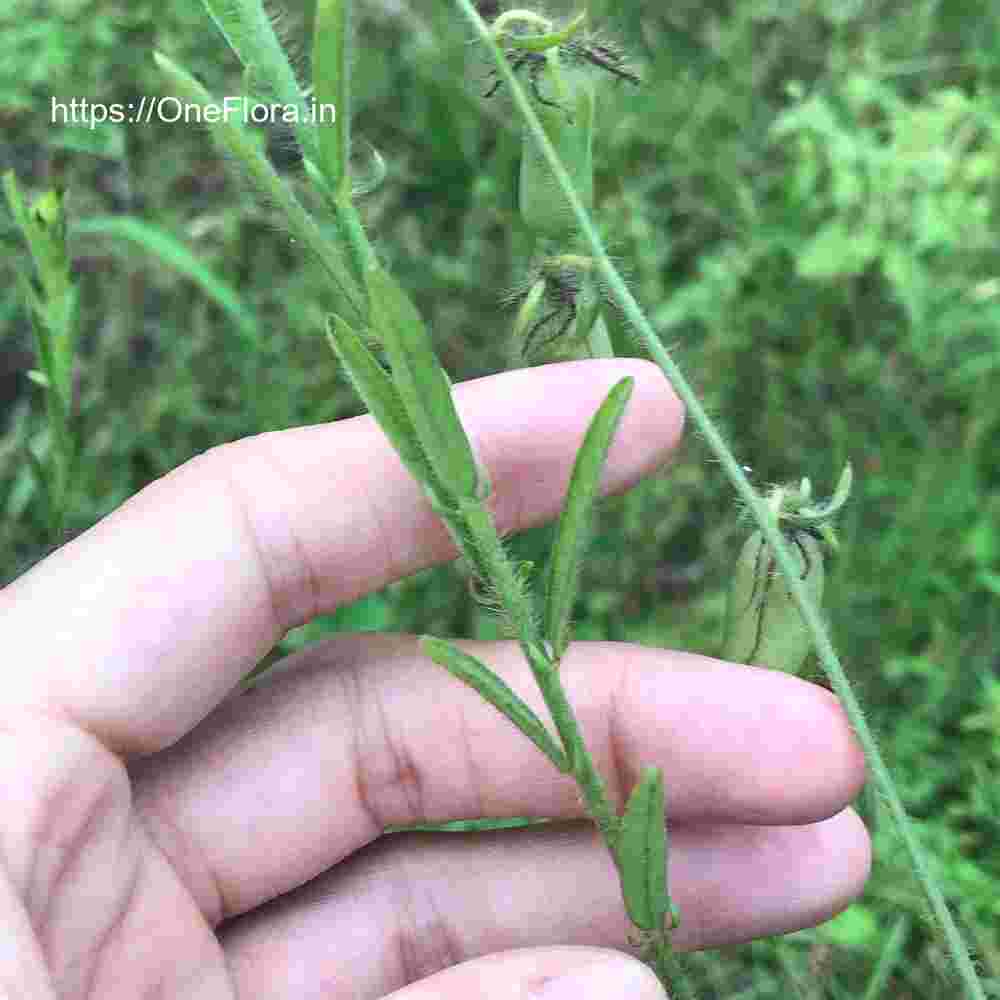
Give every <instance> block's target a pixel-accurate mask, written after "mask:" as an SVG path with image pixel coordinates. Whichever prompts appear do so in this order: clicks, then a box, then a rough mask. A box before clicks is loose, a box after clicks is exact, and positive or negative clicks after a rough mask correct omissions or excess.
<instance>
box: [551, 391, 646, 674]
mask: <svg viewBox="0 0 1000 1000" xmlns="http://www.w3.org/2000/svg"><path fill="white" fill-rule="evenodd" d="M634 384H635V380H634V379H632V378H624V379H622V380H621V381H620V382H619V383H618V384H617V385H616V386H615V387H614V388H613V389H612V390H611V392H609V393H608V396H607V399H605V400H604V402H603V403H602V404H601V408H600V409H599V410H598V411H597V413H596V414H595V416H594V419H593V420H592V421H591V423H590V427H589V428H588V430H587V435H586V437H585V438H584V439H583V444H582V445H581V446H580V451H579V452H578V453H577V456H576V462H575V464H574V466H573V473H572V475H571V476H570V481H569V489H568V490H567V492H566V502H565V504H564V505H563V511H562V514H561V515H560V517H559V527H558V528H557V530H556V540H555V544H554V546H553V548H552V555H551V556H550V558H549V569H548V581H547V586H546V594H545V635H546V638H547V639H548V640H549V642H551V643H552V648H553V650H554V651H555V657H556V659H557V660H558V659H559V658H560V657H561V656H562V655H563V653H564V652H566V647H567V646H568V645H569V634H570V617H571V615H572V614H573V604H574V603H575V601H576V595H577V590H578V588H579V583H580V560H581V557H582V555H583V550H584V547H585V546H586V543H587V535H588V532H589V528H590V520H591V516H592V513H593V507H594V501H595V499H596V497H597V491H598V489H599V488H600V484H601V472H602V471H603V469H604V462H605V460H606V458H607V455H608V449H609V448H610V447H611V440H612V438H613V437H614V434H615V430H616V429H617V427H618V422H619V421H620V420H621V416H622V413H623V412H624V411H625V406H626V404H627V403H628V401H629V397H630V396H631V395H632V387H633V385H634Z"/></svg>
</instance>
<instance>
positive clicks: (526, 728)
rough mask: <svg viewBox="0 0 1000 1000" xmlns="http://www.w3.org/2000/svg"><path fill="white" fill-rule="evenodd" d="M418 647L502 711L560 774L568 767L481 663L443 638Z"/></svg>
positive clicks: (529, 714) (537, 725)
mask: <svg viewBox="0 0 1000 1000" xmlns="http://www.w3.org/2000/svg"><path fill="white" fill-rule="evenodd" d="M420 645H421V646H422V647H423V650H424V652H425V653H426V654H427V655H428V656H429V657H430V658H431V659H432V660H433V661H434V662H435V663H436V664H438V665H439V666H442V667H444V668H445V670H447V671H448V672H449V673H451V674H453V675H454V676H455V677H457V678H458V679H459V680H460V681H463V682H464V683H466V684H468V685H469V686H470V687H473V688H475V689H476V690H477V691H478V692H479V693H480V694H481V695H482V696H483V697H484V698H485V699H486V700H487V701H488V702H489V703H490V704H491V705H492V706H493V707H494V708H496V709H497V711H499V712H502V713H503V714H504V715H506V716H507V718H508V719H510V721H511V722H513V723H514V725H515V726H517V728H518V729H520V730H521V732H522V733H524V735H525V736H527V737H528V739H529V740H531V742H532V743H534V744H535V746H536V747H538V749H539V750H541V751H542V753H543V754H545V756H546V757H548V758H549V760H551V761H552V763H553V764H555V766H556V767H557V768H559V770H560V771H562V772H563V773H564V774H568V773H569V770H570V767H569V761H568V760H567V759H566V755H565V754H564V753H563V751H562V750H561V749H560V748H559V747H558V746H557V744H556V741H555V740H554V739H553V738H552V736H551V735H550V734H549V731H548V729H546V728H545V724H544V723H543V722H542V720H541V719H539V718H538V716H537V715H535V713H534V712H533V711H532V710H531V709H530V708H529V707H528V706H527V705H526V704H525V703H524V702H523V701H522V700H521V699H520V698H519V697H518V696H517V695H516V694H515V693H514V692H513V691H512V690H511V689H510V688H509V687H508V686H507V684H506V683H504V681H503V680H501V679H500V678H499V677H498V676H497V675H496V674H495V673H493V671H492V670H490V668H489V667H488V666H486V664H485V663H483V662H482V661H480V660H477V659H476V657H474V656H471V655H470V654H469V653H465V652H463V651H462V650H461V649H459V648H458V647H457V646H453V645H452V644H451V643H450V642H447V641H446V640H444V639H434V638H432V637H430V636H425V637H424V638H423V639H422V640H421V642H420Z"/></svg>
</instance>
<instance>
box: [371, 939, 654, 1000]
mask: <svg viewBox="0 0 1000 1000" xmlns="http://www.w3.org/2000/svg"><path fill="white" fill-rule="evenodd" d="M386 1000H668V998H667V994H666V993H665V992H664V990H663V987H662V986H661V985H660V984H659V982H658V980H657V978H656V976H655V975H653V973H652V971H651V970H650V969H648V968H647V967H646V966H645V965H643V964H642V963H641V962H639V961H638V960H637V959H634V958H631V957H630V956H629V955H625V954H623V953H622V952H619V951H611V950H609V949H604V948H572V947H560V948H522V949H518V950H515V951H505V952H500V953H498V954H494V955H486V956H484V957H482V958H476V959H473V960H472V961H469V962H463V963H461V964H460V965H453V966H452V967H451V968H449V969H445V970H444V971H443V972H438V973H436V974H435V975H433V976H430V977H428V978H427V979H421V980H420V982H418V983H413V984H412V985H410V986H407V987H405V988H404V989H401V990H396V991H395V992H394V993H391V994H389V996H388V997H386Z"/></svg>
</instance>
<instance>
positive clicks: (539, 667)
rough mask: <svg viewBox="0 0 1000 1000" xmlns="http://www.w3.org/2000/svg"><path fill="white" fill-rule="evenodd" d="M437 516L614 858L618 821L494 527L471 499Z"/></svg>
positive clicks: (492, 521) (522, 589)
mask: <svg viewBox="0 0 1000 1000" xmlns="http://www.w3.org/2000/svg"><path fill="white" fill-rule="evenodd" d="M442 513H443V514H444V517H445V522H446V523H447V524H448V526H449V528H451V533H452V537H453V538H454V539H455V540H456V542H457V543H458V545H459V547H460V548H461V549H463V550H465V549H466V547H467V546H468V545H470V544H471V545H472V546H473V547H474V552H472V553H468V554H469V555H470V556H471V558H472V559H473V561H474V563H475V565H476V566H477V567H478V568H480V571H481V572H483V573H485V574H487V576H486V579H488V580H489V581H490V583H491V584H492V585H493V586H494V587H495V588H496V591H497V596H498V597H499V598H500V600H501V601H502V602H503V606H504V608H505V610H506V611H507V612H508V614H510V616H511V619H512V621H513V624H514V627H515V629H516V630H517V635H518V638H519V640H520V643H521V648H522V650H523V651H524V654H525V656H526V657H527V659H528V663H529V664H530V666H531V670H532V673H533V674H534V676H535V681H536V683H537V684H538V687H539V690H540V691H541V693H542V697H543V699H544V700H545V705H546V707H547V708H548V710H549V714H550V715H551V717H552V722H553V723H554V725H555V727H556V731H557V732H558V734H559V738H560V739H561V741H562V745H563V749H564V750H565V751H566V756H567V758H568V759H569V762H570V765H571V767H572V774H573V776H574V778H575V779H576V781H577V783H578V784H579V786H580V791H581V793H582V794H583V797H584V801H585V802H586V806H587V811H588V813H589V814H590V815H591V816H592V817H593V819H594V821H595V822H596V823H597V825H598V827H599V828H600V830H601V833H602V834H603V835H604V839H605V841H606V842H607V845H608V849H609V850H610V851H611V854H612V857H614V848H615V841H616V835H617V819H618V818H617V816H616V814H615V812H614V809H613V808H612V806H611V803H610V802H609V800H608V796H607V792H606V791H605V787H604V781H603V779H602V778H601V776H600V774H599V773H598V771H597V769H596V768H595V767H594V762H593V760H592V758H591V756H590V754H589V752H588V751H587V747H586V744H585V743H584V739H583V734H582V733H581V731H580V726H579V723H578V722H577V720H576V716H575V715H574V713H573V708H572V706H571V705H570V703H569V700H568V699H567V697H566V693H565V691H564V690H563V688H562V683H561V682H560V679H559V671H558V668H557V665H556V663H555V662H554V661H553V659H552V657H550V656H549V655H548V653H547V652H546V650H545V648H544V647H543V644H542V641H541V636H540V635H539V632H538V626H537V624H536V622H535V616H534V613H533V609H532V606H531V599H530V598H529V597H528V595H527V593H525V589H524V584H523V581H522V580H521V578H520V577H519V576H518V574H517V572H516V570H515V568H514V565H513V563H512V562H511V559H510V557H509V556H508V554H507V552H506V550H505V549H504V547H503V543H502V541H501V540H500V536H499V535H498V534H497V529H496V523H495V522H494V520H493V517H492V515H491V514H490V512H489V511H488V510H487V509H486V507H485V506H483V504H482V503H480V502H479V501H475V500H465V501H461V502H460V504H459V507H458V510H457V511H456V512H455V514H454V515H453V516H449V515H448V514H447V513H446V512H442Z"/></svg>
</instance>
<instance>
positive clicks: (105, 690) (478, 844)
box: [0, 360, 869, 1000]
mask: <svg viewBox="0 0 1000 1000" xmlns="http://www.w3.org/2000/svg"><path fill="white" fill-rule="evenodd" d="M626 374H631V375H634V376H635V378H636V385H635V391H634V394H633V396H632V400H631V403H630V405H629V407H628V409H627V410H626V413H625V417H624V419H623V421H622V424H621V427H620V429H619V431H618V435H617V437H616V440H615V443H614V445H613V447H612V449H611V454H610V456H609V461H608V469H607V473H606V479H605V483H606V485H607V486H608V488H609V489H611V490H614V491H620V490H622V489H625V488H627V487H628V486H629V485H631V484H632V483H633V482H634V481H635V480H636V479H638V478H639V477H641V476H642V475H643V474H646V473H648V472H650V471H652V470H653V469H654V468H655V467H656V466H657V465H659V464H660V463H661V462H662V461H663V460H664V458H665V457H666V455H667V454H668V453H669V451H670V450H671V449H672V448H673V446H674V445H675V444H676V442H677V440H678V438H679V435H680V429H681V423H682V416H681V410H680V406H679V404H678V403H677V401H676V399H675V398H674V397H673V396H672V395H671V393H670V391H669V388H668V387H667V384H666V382H665V381H664V380H663V378H662V376H661V375H660V373H659V372H658V371H657V370H656V369H655V368H653V367H652V366H651V365H648V364H646V363H644V362H640V361H624V360H615V361H600V362H580V363H575V364H568V365H554V366H546V367H543V368H535V369H530V370H523V371H516V372H509V373H506V374H504V375H502V376H495V377H492V378H489V379H482V380H479V381H477V382H475V383H470V384H467V385H465V386H461V387H459V388H458V390H457V397H458V400H459V405H460V409H461V412H462V415H463V419H464V421H465V422H466V425H467V426H468V427H469V429H470V432H471V436H472V437H473V439H474V440H475V442H476V443H477V446H478V448H479V451H480V454H481V455H482V457H483V459H484V461H485V463H486V466H487V468H488V469H489V472H490V476H491V479H492V481H493V482H494V484H495V497H494V498H493V501H494V502H495V504H496V510H497V514H498V520H499V524H500V527H501V530H503V531H517V530H520V529H523V528H526V527H528V526H529V525H532V524H536V523H540V522H542V521H544V520H547V519H549V518H551V517H552V516H554V514H555V513H556V512H557V511H558V509H559V506H560V503H561V500H562V492H563V491H564V489H565V486H566V482H567V479H568V476H569V471H570V468H571V466H572V461H573V456H574V452H575V448H576V446H577V444H578V442H579V440H580V438H581V436H582V435H583V433H584V430H585V429H586V426H587V423H588V421H589V420H590V417H591V415H592V414H593V412H594V411H595V410H596V409H597V407H598V405H599V404H600V402H601V401H602V400H603V398H604V396H605V395H606V393H607V391H608V389H609V388H610V386H611V385H612V384H613V383H614V382H615V381H617V380H618V379H619V378H621V377H622V376H623V375H626ZM453 555H454V549H453V548H452V546H451V543H450V541H449V539H448V537H447V534H446V532H445V531H444V529H443V528H442V527H441V525H440V523H439V522H438V521H437V520H436V519H435V517H434V516H433V514H432V513H431V511H430V509H429V507H428V505H427V503H426V502H425V501H424V500H423V498H422V496H421V494H420V491H419V488H418V487H417V485H416V484H415V483H414V482H413V481H412V480H411V479H410V478H409V476H408V475H407V474H406V473H405V472H404V470H403V469H402V467H401V465H400V464H399V462H398V461H397V459H396V458H395V456H394V454H393V452H392V451H391V449H390V447H389V445H388V443H387V442H386V441H385V439H384V437H383V436H382V434H381V432H380V431H379V430H378V428H377V426H376V425H375V423H374V421H372V420H371V419H370V418H368V417H359V418H357V419H354V420H347V421H343V422H340V423H338V424H334V425H325V426H316V427H306V428H302V429H298V430H291V431H283V432H280V433H275V434H264V435H260V436H258V437H255V438H250V439H247V440H244V441H240V442H237V443H235V444H231V445H226V446H224V447H221V448H217V449H213V450H212V451H210V452H207V453H206V454H204V455H202V456H199V457H198V458H196V459H194V460H192V461H190V462H188V463H187V464H186V465H184V466H183V467H181V468H180V469H178V470H176V471H175V472H173V473H171V474H170V475H168V476H166V477H164V478H163V479H161V480H159V481H157V482H156V483H154V484H152V485H151V486H149V487H148V488H146V489H145V490H143V491H142V492H141V493H139V494H138V495H137V496H135V497H134V498H132V499H131V500H130V501H128V502H127V503H126V504H124V505H123V506H122V507H121V508H120V509H119V510H118V511H116V512H115V513H114V514H113V515H111V516H110V517H108V518H106V519H105V520H104V521H102V522H101V523H100V524H98V525H97V526H95V527H94V528H93V529H91V530H90V531H89V532H87V533H85V534H84V535H81V536H80V537H79V538H77V539H75V540H74V541H72V542H70V543H69V544H67V545H65V546H64V547H63V548H62V549H60V550H58V551H57V552H55V553H54V554H53V555H51V556H50V557H49V558H47V559H46V560H44V561H43V562H42V563H40V564H39V565H38V566H36V567H35V568H34V569H33V570H31V571H30V572H29V573H27V574H25V575H24V576H23V577H21V578H20V579H19V580H17V581H15V582H14V583H12V584H11V585H10V586H9V587H7V588H6V589H5V590H3V591H2V592H0V627H2V630H3V634H4V636H5V637H6V639H5V645H6V648H7V650H8V655H7V658H6V664H5V669H4V677H3V687H2V689H0V995H3V996H9V995H13V996H17V997H24V998H31V1000H55V998H57V997H58V998H61V1000H62V998H67V1000H85V998H87V1000H117V998H127V1000H134V998H136V997H140V996H152V995H156V996H159V997H163V998H167V1000H181V998H183V1000H193V998H199V1000H201V998H205V1000H208V998H211V1000H225V998H236V997H239V998H241V1000H242V998H254V1000H264V998H268V1000H272V998H273V1000H278V998H281V1000H285V998H288V1000H293V998H294V1000H307V998H319V997H324V998H331V1000H334V998H335V1000H347V998H350V1000H367V998H376V997H384V996H386V995H388V994H391V995H392V996H393V997H396V998H398V1000H431V998H434V1000H451V998H454V1000H459V998H462V1000H465V998H469V997H475V998H481V1000H494V998H496V1000H499V998H501V997H502V998H505V1000H507V998H512V997H524V998H526V1000H527V998H529V997H534V998H541V997H547V998H550V1000H555V998H556V997H562V996H569V997H575V998H576V997H589V996H594V997H598V996H599V997H602V998H608V1000H613V998H615V997H619V996H620V997H626V996H627V997H631V998H636V1000H644V998H647V997H648V998H653V997H661V996H662V991H661V990H660V987H659V986H658V985H657V983H656V981H655V979H654V977H653V976H652V974H651V973H650V972H649V970H648V969H646V968H645V967H644V966H642V965H640V963H638V961H636V960H635V959H633V958H630V957H628V956H626V955H624V954H621V953H620V952H618V951H611V950H609V949H622V948H624V947H625V945H626V933H627V927H628V923H627V920H626V917H625V913H624V909H623V905H622V902H621V897H620V890H619V885H618V879H617V875H616V873H615V869H614V866H613V864H612V862H611V860H610V858H609V856H608V854H607V851H606V849H605V848H604V846H603V844H602V842H601V841H600V839H599V838H598V837H597V835H596V834H595V832H594V830H593V828H592V827H591V826H590V824H589V823H587V822H583V821H582V820H581V819H580V817H581V816H582V811H581V806H580V802H579V800H578V798H577V791H576V787H575V785H574V784H573V782H572V781H571V780H570V779H569V778H567V777H566V776H563V775H560V774H559V773H557V772H556V771H555V769H554V768H553V767H552V764H551V763H550V762H549V761H548V760H547V759H546V758H545V757H543V756H542V755H541V754H539V753H538V751H537V750H536V748H535V747H534V746H533V745H532V744H531V743H530V742H529V741H528V740H526V739H525V738H524V736H523V735H522V734H521V733H519V732H518V731H517V730H516V729H514V728H513V727H512V726H511V725H510V723H509V722H508V721H507V720H506V719H504V718H503V717H502V716H501V715H500V714H499V713H497V712H496V711H495V710H494V709H493V708H491V707H490V706H489V705H487V704H486V703H484V702H483V701H482V699H481V698H480V696H479V695H478V694H477V693H476V692H474V691H472V690H470V689H467V688H465V687H463V686H461V685H459V684H458V683H457V682H456V681H455V680H454V679H453V678H452V677H451V676H449V675H448V674H447V673H446V672H445V671H443V670H442V669H440V668H439V667H437V666H435V665H434V664H433V663H431V662H430V661H429V660H428V659H427V658H426V657H424V656H422V655H421V653H420V651H419V649H418V646H417V641H416V639H415V638H413V637H410V636H404V635H373V634H361V635H343V636H337V637H335V638H333V639H331V640H329V641H326V642H323V643H319V644H318V645H316V646H315V647H313V648H311V649H307V650H304V651H302V652H300V653H297V654H296V655H294V656H291V657H289V658H288V660H286V661H285V662H284V663H283V664H282V665H281V666H279V667H278V668H276V669H275V670H274V672H273V673H272V674H271V675H270V676H269V677H267V678H265V679H264V680H263V681H262V682H261V683H260V685H259V686H258V687H257V688H255V689H253V690H251V691H250V692H248V693H245V694H240V693H238V690H237V685H238V682H239V681H240V679H241V678H242V677H243V676H244V675H245V674H246V673H247V672H248V671H249V670H250V669H252V667H253V666H254V665H255V663H256V662H257V661H258V660H259V659H260V658H261V657H262V656H263V655H264V654H265V653H266V652H267V651H268V650H269V649H270V648H271V647H272V646H273V645H274V643H275V642H276V641H277V640H278V639H279V638H280V637H281V636H282V634H283V633H284V632H285V631H286V630H287V629H289V628H291V627H294V626H296V625H298V624H301V623H302V622H305V621H308V620H309V619H310V618H312V617H314V616H315V615H318V614H323V613H327V612H329V611H330V610H332V609H333V608H335V607H336V606H338V605H340V604H343V603H345V602H349V601H352V600H354V599H356V598H358V597H360V596H361V595H363V594H365V593H367V592H369V591H372V590H375V589H378V588H380V587H382V586H384V585H386V584H387V583H389V582H390V581H392V580H395V579H399V578H401V577H404V576H406V575H408V574H411V573H413V572H415V571H417V570H419V569H421V568H423V567H425V566H429V565H431V564H433V563H437V562H441V561H443V560H446V559H448V558H450V557H451V556H453ZM475 651H476V654H477V655H478V656H479V657H480V658H482V659H484V660H486V661H488V662H489V663H490V665H491V666H492V667H493V668H494V669H495V670H496V671H497V672H498V673H500V674H501V676H503V677H504V678H505V679H506V680H507V681H508V683H510V684H511V686H512V687H514V688H515V689H516V690H517V691H518V692H519V693H520V694H521V695H522V697H523V698H524V699H525V700H526V701H527V702H528V703H529V704H530V705H531V706H532V707H533V708H534V709H535V710H536V711H538V712H542V711H543V706H542V702H541V698H540V696H539V695H538V693H537V691H536V689H535V687H534V684H533V681H532V678H531V675H530V671H529V670H528V668H527V666H526V665H525V664H524V663H523V661H522V659H521V657H520V655H519V652H518V650H517V648H516V646H515V645H514V644H511V643H495V644H475ZM562 676H563V680H564V683H565V686H566V688H567V690H568V693H569V696H570V699H571V701H572V702H573V704H574V706H575V707H576V709H577V713H578V717H579V719H580V722H581V725H582V727H583V729H584V733H585V737H586V740H587V744H588V746H589V747H590V748H591V749H592V752H593V754H594V757H595V761H596V763H597V766H598V768H599V769H600V771H601V772H602V773H603V774H604V775H606V776H607V779H608V784H609V793H610V794H611V796H612V798H613V799H614V800H615V801H616V802H617V804H618V805H619V807H620V806H621V803H622V802H623V799H624V796H625V794H626V793H627V791H628V790H629V788H630V787H631V786H632V784H633V783H634V781H635V779H636V777H637V775H638V773H639V768H640V766H641V765H643V764H656V765H660V766H662V767H663V770H664V774H665V777H666V785H667V799H668V819H669V823H670V875H671V889H672V895H673V897H674V899H675V900H676V902H677V903H678V904H679V906H680V909H681V912H682V917H683V923H682V926H681V928H680V929H679V930H678V931H677V932H676V933H675V935H674V941H675V944H676V945H677V946H678V947H679V948H681V949H689V948H705V947H719V946H722V945H728V944H733V943H736V942H741V941H747V940H750V939H753V938H756V937H760V936H763V935H771V934H780V933H784V932H787V931H792V930H795V929H798V928H802V927H807V926H811V925H813V924H816V923H819V922H821V921H823V920H825V919H827V918H828V917H830V916H832V915H833V914H835V913H836V912H838V911H839V910H840V909H841V908H843V907H844V906H846V905H847V904H848V903H849V902H850V900H851V899H852V898H853V897H854V896H855V895H856V894H857V893H858V892H859V891H860V889H861V887H862V885H863V883H864V880H865V878H866V876H867V872H868V866H869V845H868V839H867V836H866V834H865V831H864V829H863V826H862V824H861V823H860V821H859V819H858V818H857V816H856V815H855V814H854V812H853V811H851V810H850V809H849V808H846V806H847V803H848V802H849V801H851V799H853V797H854V796H855V795H856V794H857V793H858V791H859V789H860V787H861V784H862V781H863V778H864V764H863V759H862V755H861V752H860V750H859V749H858V747H857V746H856V744H855V743H854V741H853V738H852V736H851V734H850V730H849V726H848V724H847V722H846V720H845V717H844V715H843V713H842V712H841V710H840V708H839V707H838V705H837V703H836V701H835V700H834V699H833V697H832V696H831V695H830V694H828V693H827V692H826V691H824V690H823V689H822V688H820V687H817V686H815V685H811V684H807V683H805V682H803V681H800V680H797V679H795V678H791V677H787V676H784V675H782V674H778V673H771V672H768V671H764V670H759V669H756V668H751V667H743V666H734V665H732V664H727V663H723V662H720V661H717V660H712V659H708V658H705V657H700V656H695V655H691V654H683V653H674V652H670V651H668V650H659V649H649V648H641V647H637V646H630V645H623V644H611V643H577V644H575V645H573V646H572V647H571V649H570V652H569V654H568V655H567V657H566V660H565V662H564V665H563V667H562ZM516 815H539V816H551V817H559V818H562V819H564V820H566V821H567V822H566V823H560V824H558V825H557V826H551V827H550V826H544V827H537V828H531V829H528V830H519V831H505V832H499V833H484V834H475V835H463V836H455V835H451V834H416V833H405V834H396V835H391V836H385V837H383V836H382V835H381V834H382V830H383V828H384V827H385V826H388V825H396V824H410V823H416V822H422V821H435V822H439V821H445V820H449V819H455V818H463V817H470V816H516ZM11 944H13V947H11ZM574 946H576V947H574ZM562 974H566V975H575V976H576V979H575V980H567V981H560V980H559V979H558V976H560V975H562ZM560 982H561V985H562V987H563V988H564V989H565V990H566V992H565V993H556V992H550V993H547V992H545V989H550V990H552V991H555V990H556V984H557V983H560ZM393 991H397V992H393Z"/></svg>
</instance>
